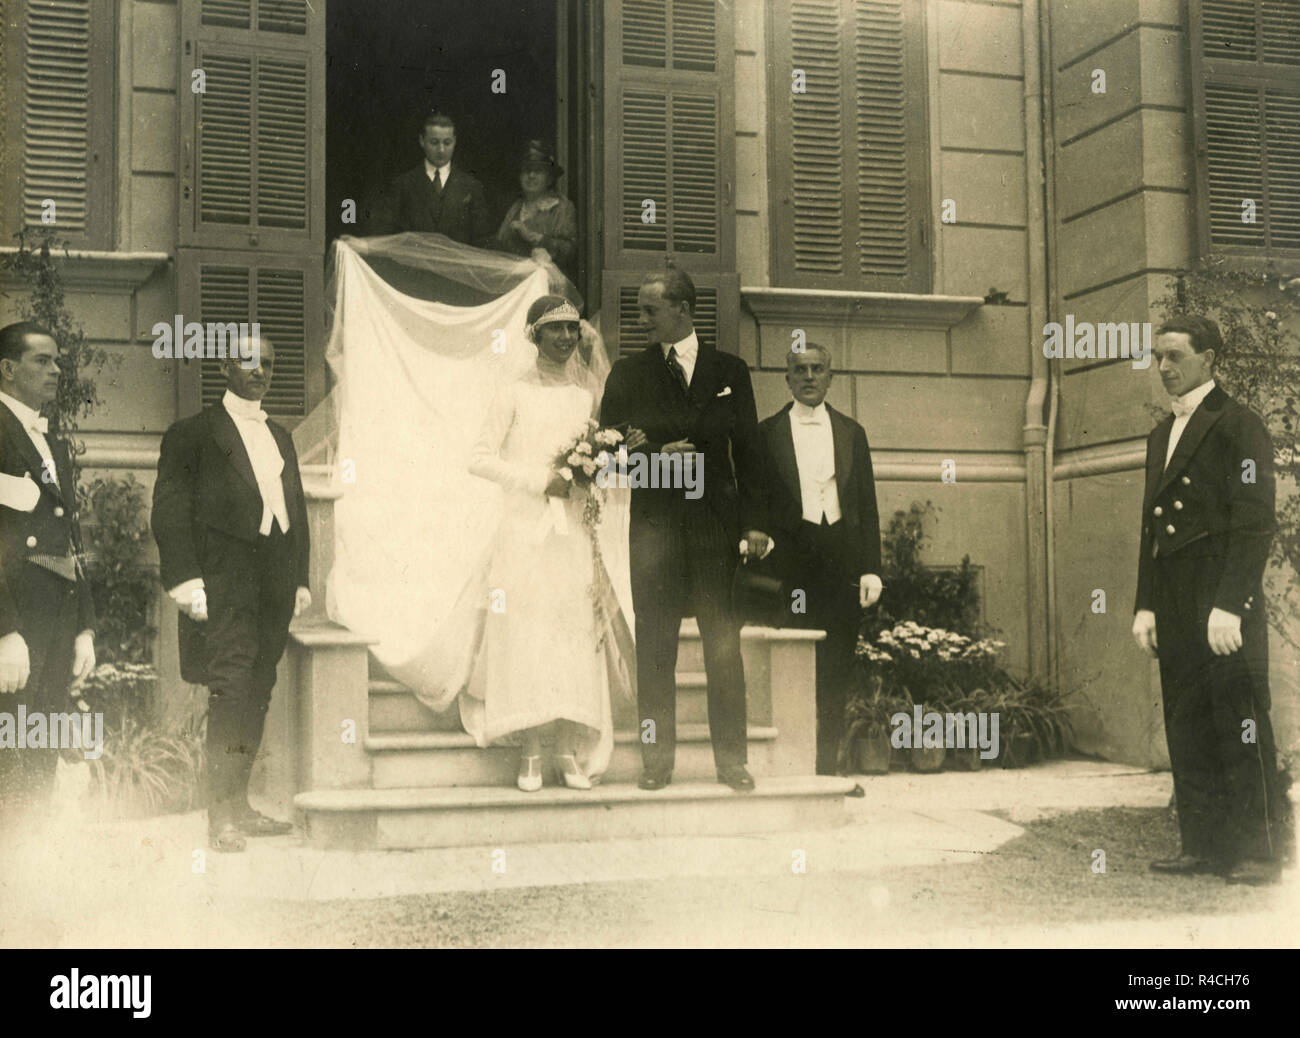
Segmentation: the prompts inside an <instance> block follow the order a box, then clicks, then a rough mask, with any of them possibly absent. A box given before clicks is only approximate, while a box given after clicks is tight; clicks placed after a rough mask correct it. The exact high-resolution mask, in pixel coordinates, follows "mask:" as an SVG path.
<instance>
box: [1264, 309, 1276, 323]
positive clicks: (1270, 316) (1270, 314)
mask: <svg viewBox="0 0 1300 1038" xmlns="http://www.w3.org/2000/svg"><path fill="white" fill-rule="evenodd" d="M1264 316H1265V317H1267V318H1268V319H1269V320H1270V321H1276V320H1277V314H1275V313H1274V312H1273V311H1272V310H1269V311H1267V312H1266V313H1265V314H1264Z"/></svg>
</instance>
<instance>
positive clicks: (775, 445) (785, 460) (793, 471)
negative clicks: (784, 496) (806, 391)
mask: <svg viewBox="0 0 1300 1038" xmlns="http://www.w3.org/2000/svg"><path fill="white" fill-rule="evenodd" d="M793 406H794V403H793V401H792V402H791V403H788V404H786V405H785V407H783V408H782V409H781V410H780V411H778V412H777V418H776V420H775V421H774V422H773V423H772V439H771V447H772V461H773V462H774V463H775V464H776V471H777V472H778V473H779V474H780V476H781V478H782V479H783V480H784V481H785V485H786V487H787V488H788V489H789V491H790V493H791V495H793V497H794V500H795V503H796V504H798V503H799V502H801V501H803V488H802V487H801V486H800V485H799V459H798V458H797V457H795V453H794V432H793V431H792V430H791V428H790V409H791V408H792V407H793ZM801 508H802V506H801Z"/></svg>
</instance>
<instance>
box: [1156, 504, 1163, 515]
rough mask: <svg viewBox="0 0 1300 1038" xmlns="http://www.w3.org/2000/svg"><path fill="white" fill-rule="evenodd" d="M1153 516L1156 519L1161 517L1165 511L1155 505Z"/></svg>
mask: <svg viewBox="0 0 1300 1038" xmlns="http://www.w3.org/2000/svg"><path fill="white" fill-rule="evenodd" d="M1155 514H1156V516H1157V517H1159V516H1162V515H1164V514H1165V510H1164V509H1163V508H1161V507H1160V506H1159V505H1156V508H1155Z"/></svg>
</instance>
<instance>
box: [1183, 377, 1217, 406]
mask: <svg viewBox="0 0 1300 1038" xmlns="http://www.w3.org/2000/svg"><path fill="white" fill-rule="evenodd" d="M1214 386H1215V382H1214V379H1210V380H1208V381H1206V382H1202V383H1201V384H1200V385H1199V386H1197V387H1196V388H1195V389H1193V390H1190V391H1189V392H1186V393H1184V394H1183V395H1182V396H1180V397H1178V400H1179V402H1180V403H1183V404H1186V405H1187V406H1188V407H1189V408H1191V410H1193V411H1194V410H1196V408H1198V407H1200V406H1201V402H1202V401H1203V400H1205V398H1206V397H1207V396H1209V395H1210V393H1211V392H1213V391H1214Z"/></svg>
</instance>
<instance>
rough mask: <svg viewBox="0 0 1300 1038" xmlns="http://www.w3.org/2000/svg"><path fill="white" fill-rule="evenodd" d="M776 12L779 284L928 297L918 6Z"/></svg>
mask: <svg viewBox="0 0 1300 1038" xmlns="http://www.w3.org/2000/svg"><path fill="white" fill-rule="evenodd" d="M769 12H770V13H769V22H768V28H769V33H768V39H769V40H770V50H771V61H770V62H769V70H770V80H769V112H770V115H771V119H770V123H769V125H770V129H771V141H772V144H771V146H770V147H769V148H768V155H769V164H770V165H769V168H770V172H771V180H772V184H773V201H774V203H775V204H774V233H773V253H772V270H773V275H774V280H775V281H776V283H777V284H778V285H781V286H786V287H809V288H839V289H859V290H872V291H896V292H924V291H928V290H929V287H930V257H929V252H928V250H927V248H926V234H927V224H928V222H929V204H930V203H929V197H930V192H929V148H928V130H927V119H926V104H925V93H926V91H925V32H924V25H923V10H922V5H921V3H919V2H918V0H775V2H774V3H773V4H772V5H771V7H770V8H769ZM796 72H799V73H801V74H802V81H801V82H800V83H798V84H797V85H798V87H799V89H796V82H795V78H794V77H795V73H796Z"/></svg>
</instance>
